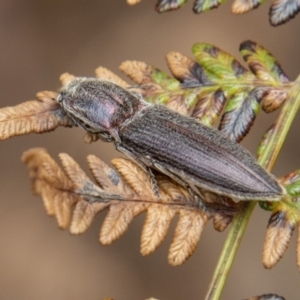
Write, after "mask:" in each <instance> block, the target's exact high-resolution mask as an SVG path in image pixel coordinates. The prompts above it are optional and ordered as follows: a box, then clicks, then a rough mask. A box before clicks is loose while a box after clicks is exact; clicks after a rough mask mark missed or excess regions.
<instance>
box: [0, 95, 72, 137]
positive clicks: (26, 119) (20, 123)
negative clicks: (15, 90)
mask: <svg viewBox="0 0 300 300" xmlns="http://www.w3.org/2000/svg"><path fill="white" fill-rule="evenodd" d="M56 95H57V93H54V92H49V91H44V92H39V93H38V94H37V100H32V101H27V102H24V103H21V104H19V105H16V106H14V107H6V108H2V109H1V110H0V140H5V139H8V138H10V137H11V136H15V135H23V134H27V133H31V132H35V133H44V132H48V131H52V130H54V129H56V128H57V127H58V126H66V127H71V126H73V123H72V121H71V120H70V119H69V118H68V116H67V115H66V113H65V112H64V111H63V110H62V109H61V107H60V106H59V104H58V103H56V102H55V101H54V99H55V98H56Z"/></svg>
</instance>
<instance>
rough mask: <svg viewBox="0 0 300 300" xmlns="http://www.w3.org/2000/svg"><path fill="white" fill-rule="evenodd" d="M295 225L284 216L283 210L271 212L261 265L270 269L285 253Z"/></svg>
mask: <svg viewBox="0 0 300 300" xmlns="http://www.w3.org/2000/svg"><path fill="white" fill-rule="evenodd" d="M294 229H295V226H294V224H293V223H292V222H290V221H289V220H288V218H286V216H285V213H284V212H283V211H278V212H275V213H273V215H272V216H271V218H270V220H269V224H268V227H267V232H266V237H265V242H264V247H263V259H262V261H263V265H264V267H265V268H267V269H271V268H272V267H273V266H274V265H275V264H276V263H277V262H278V261H279V260H280V259H281V257H282V256H283V254H284V253H285V251H286V249H287V247H288V245H289V242H290V239H291V236H292V233H293V231H294Z"/></svg>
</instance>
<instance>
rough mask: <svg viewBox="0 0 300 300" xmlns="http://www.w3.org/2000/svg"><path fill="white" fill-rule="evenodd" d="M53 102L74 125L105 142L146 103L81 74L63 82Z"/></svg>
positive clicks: (121, 90) (103, 82) (132, 95)
mask: <svg viewBox="0 0 300 300" xmlns="http://www.w3.org/2000/svg"><path fill="white" fill-rule="evenodd" d="M56 101H57V102H58V103H59V104H60V105H61V106H62V107H63V109H64V110H65V111H66V112H67V114H68V115H69V116H70V117H71V118H72V119H73V121H74V122H75V123H76V124H78V125H79V126H81V127H83V128H84V129H85V130H86V131H87V132H89V133H93V134H99V135H100V137H101V138H103V139H105V140H107V141H111V140H112V139H113V137H114V135H115V133H116V132H117V130H118V127H119V126H121V125H122V124H123V123H124V122H125V121H126V120H128V119H129V118H131V117H132V116H133V115H134V114H135V113H136V112H138V111H139V110H140V109H141V108H142V107H144V106H145V105H146V103H145V102H144V101H143V100H142V99H140V98H139V97H138V96H136V95H135V94H133V93H131V92H129V91H128V90H126V89H124V88H122V87H120V86H118V85H116V84H113V83H111V82H108V81H103V80H100V79H96V78H85V77H82V78H76V79H74V80H72V81H70V82H69V83H67V84H66V85H65V86H64V87H63V88H62V90H61V92H60V93H59V95H58V96H57V99H56Z"/></svg>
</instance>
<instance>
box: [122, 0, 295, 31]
mask: <svg viewBox="0 0 300 300" xmlns="http://www.w3.org/2000/svg"><path fill="white" fill-rule="evenodd" d="M139 2H140V0H127V3H128V4H129V5H134V4H137V3H139ZM187 2H188V0H158V1H157V3H156V7H155V9H156V11H157V12H159V13H162V12H166V11H172V10H176V9H179V8H181V7H182V6H183V5H185V4H186V3H187ZM224 2H225V0H206V1H203V0H195V1H194V6H193V11H194V13H196V14H200V13H202V12H206V11H209V10H212V9H214V8H218V7H219V6H220V5H221V4H223V3H224ZM264 2H265V1H264V0H247V1H245V0H234V1H233V3H232V6H231V11H232V13H234V14H237V15H239V14H243V13H246V12H249V11H251V10H253V9H255V8H257V7H258V6H259V5H261V4H262V3H264ZM299 10H300V1H299V0H273V1H272V4H271V7H270V10H269V17H270V23H271V25H273V26H278V25H281V24H284V23H286V22H288V21H289V20H291V19H292V18H294V17H295V15H296V14H297V13H298V12H299Z"/></svg>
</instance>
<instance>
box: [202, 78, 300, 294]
mask: <svg viewBox="0 0 300 300" xmlns="http://www.w3.org/2000/svg"><path fill="white" fill-rule="evenodd" d="M299 106H300V76H298V78H297V79H296V81H295V82H294V85H293V88H292V89H291V90H290V93H289V98H288V100H287V101H286V103H285V104H284V105H283V107H282V110H281V112H280V115H279V117H278V119H277V121H276V124H275V127H274V130H273V132H272V135H271V137H270V139H269V142H268V145H266V147H265V149H264V151H263V153H262V155H261V156H260V158H259V163H260V164H261V165H262V166H263V167H265V168H266V169H267V170H269V171H270V170H271V169H272V167H273V165H274V163H275V161H276V159H277V156H278V154H279V151H280V149H281V147H282V145H283V142H284V140H285V138H286V135H287V133H288V130H289V128H290V126H291V124H292V122H293V120H294V118H295V115H296V113H297V111H298V109H299ZM255 205H256V201H249V202H245V203H242V205H241V209H240V211H239V212H238V213H237V214H236V216H235V217H234V219H233V222H232V225H231V228H230V231H229V233H228V236H227V238H226V241H225V244H224V246H223V249H222V252H221V255H220V257H219V260H218V263H217V266H216V268H215V271H214V274H213V277H212V280H211V282H210V285H209V289H208V292H207V294H206V296H205V300H219V299H220V295H221V293H222V290H223V287H224V284H225V281H226V279H227V276H228V273H229V271H230V268H231V266H232V263H233V260H234V257H235V255H236V252H237V250H238V247H239V245H240V243H241V240H242V237H243V235H244V232H245V230H246V227H247V224H248V221H249V219H250V216H251V214H252V211H253V209H254V207H255Z"/></svg>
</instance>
